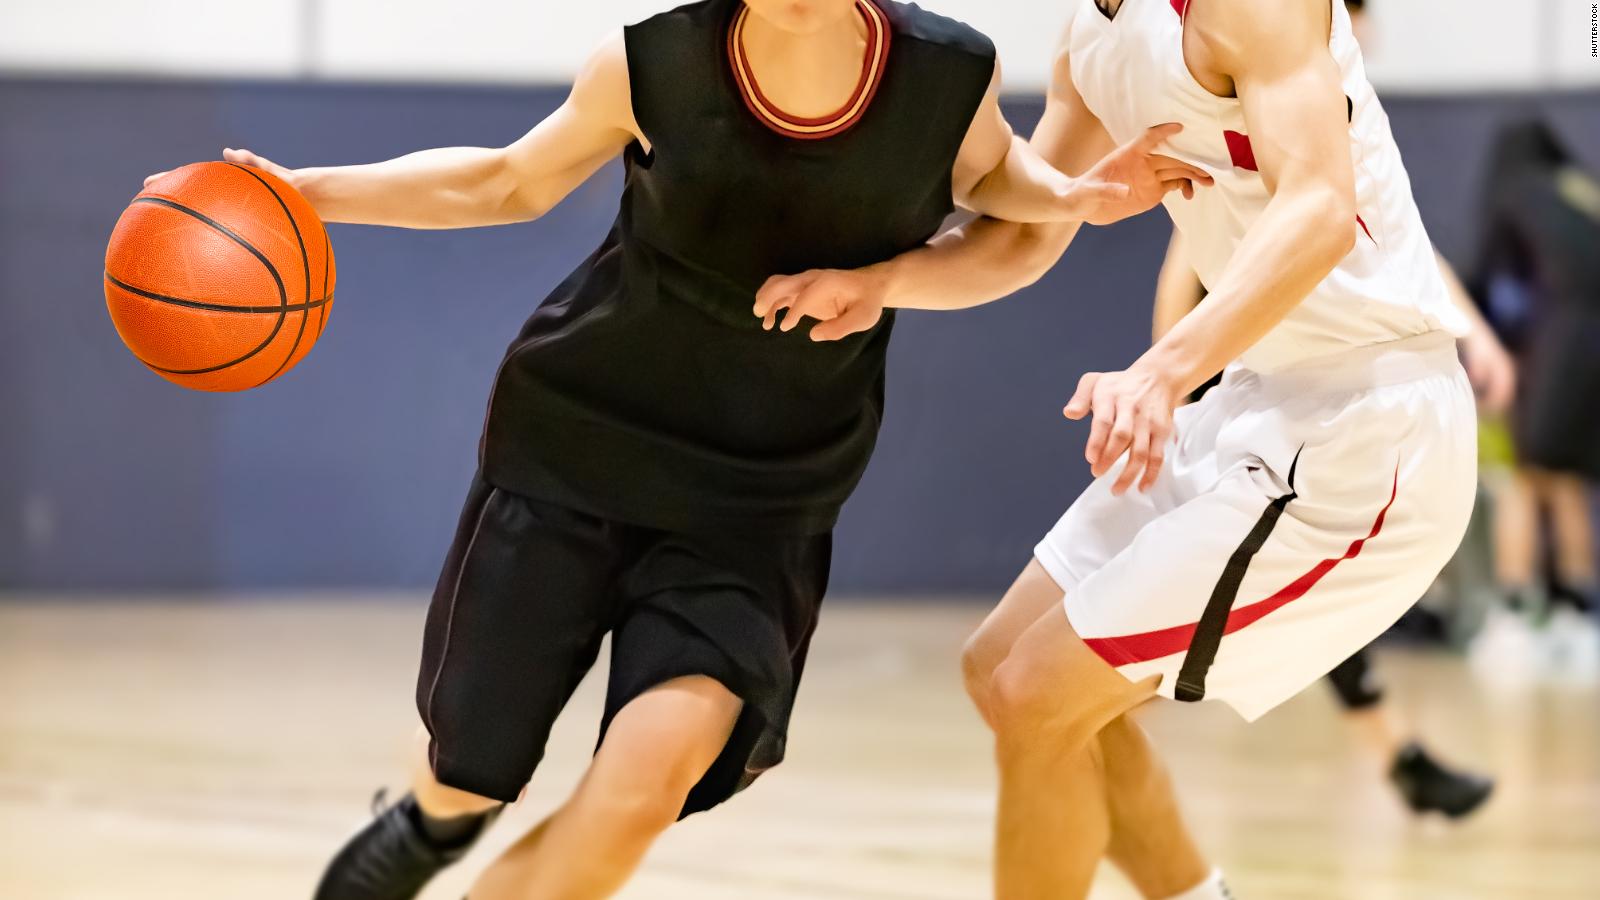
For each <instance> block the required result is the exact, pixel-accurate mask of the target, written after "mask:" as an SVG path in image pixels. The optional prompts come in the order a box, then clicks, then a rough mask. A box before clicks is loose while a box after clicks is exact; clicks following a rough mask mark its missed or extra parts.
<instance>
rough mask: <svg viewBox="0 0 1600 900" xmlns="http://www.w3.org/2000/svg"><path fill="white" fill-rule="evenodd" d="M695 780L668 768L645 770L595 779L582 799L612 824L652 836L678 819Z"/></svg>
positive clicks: (596, 814)
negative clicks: (623, 775)
mask: <svg viewBox="0 0 1600 900" xmlns="http://www.w3.org/2000/svg"><path fill="white" fill-rule="evenodd" d="M693 786H694V782H693V781H690V780H687V779H685V778H683V777H680V776H677V775H675V774H674V773H672V772H668V771H648V770H647V771H643V772H639V773H637V774H636V775H633V776H630V777H627V778H608V779H591V782H590V784H588V785H587V786H586V788H585V790H584V791H583V792H582V795H581V797H580V802H581V803H582V804H583V806H584V807H585V809H586V811H587V812H589V813H591V814H593V815H595V816H596V817H598V818H600V819H601V820H603V821H604V822H605V823H606V825H607V827H608V828H611V829H615V830H616V831H617V832H620V833H625V834H630V835H633V836H635V837H638V838H650V837H653V836H655V835H656V834H659V833H661V832H662V831H665V830H666V829H667V828H668V826H670V825H671V824H672V823H673V822H675V821H677V819H678V815H679V813H681V812H682V811H683V803H684V800H685V799H686V798H687V797H688V796H689V789H690V788H692V787H693Z"/></svg>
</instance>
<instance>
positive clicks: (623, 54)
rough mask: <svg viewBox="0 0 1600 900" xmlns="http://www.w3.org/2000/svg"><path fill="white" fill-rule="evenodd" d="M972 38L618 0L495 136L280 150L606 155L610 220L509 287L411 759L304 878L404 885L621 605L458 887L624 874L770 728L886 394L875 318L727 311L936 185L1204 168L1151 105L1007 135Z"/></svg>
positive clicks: (355, 888) (337, 204)
mask: <svg viewBox="0 0 1600 900" xmlns="http://www.w3.org/2000/svg"><path fill="white" fill-rule="evenodd" d="M997 84H998V72H997V67H996V65H995V59H994V52H993V47H992V45H991V44H990V42H989V41H988V40H987V39H986V38H984V37H983V36H982V35H980V34H978V33H976V32H975V31H973V30H971V29H970V28H967V27H966V26H964V25H962V24H960V23H957V22H954V21H951V20H949V19H945V18H943V17H940V16H937V15H934V14H932V13H928V12H925V11H923V10H921V9H918V8H917V7H915V6H911V5H905V4H900V3H896V2H886V0H744V2H740V0H706V2H700V3H695V4H692V5H689V6H685V7H682V8H680V9H677V10H674V11H672V12H668V13H664V14H661V15H658V16H655V17H653V18H650V19H648V20H646V21H644V22H642V23H640V24H638V25H634V26H631V27H628V28H626V29H623V31H622V32H621V33H620V34H618V35H616V36H614V37H612V38H611V39H610V40H609V41H608V42H607V43H606V44H605V45H604V46H603V47H602V48H601V49H600V50H599V51H598V52H597V53H596V54H595V55H594V56H593V58H592V59H590V60H589V62H588V63H587V65H586V66H585V67H584V69H583V71H582V72H581V73H580V74H579V76H578V78H577V81H576V84H575V86H574V88H573V91H572V94H571V96H570V98H569V99H568V100H567V102H566V103H565V104H564V105H563V106H562V107H561V108H560V109H558V110H557V111H556V112H555V113H554V114H552V115H551V116H550V117H549V118H548V119H546V120H545V121H544V122H542V123H541V124H539V125H538V126H537V127H536V128H534V129H533V130H532V131H531V132H529V133H528V135H527V136H526V137H524V138H522V139H521V140H519V141H517V142H516V143H514V144H512V145H511V146H509V147H506V148H503V149H477V148H455V149H445V150H430V151H426V152H422V153H417V154H413V155H410V156H406V157H402V158H400V159H397V160H392V161H389V162H383V163H378V164H376V165H368V166H352V167H343V168H322V169H300V170H288V169H285V168H284V167H282V166H278V165H276V164H274V163H272V162H270V161H269V160H266V159H263V158H261V157H258V156H256V155H254V154H252V153H249V152H248V151H229V152H228V153H227V154H226V156H227V158H228V159H229V160H230V161H232V162H236V163H246V164H251V165H257V166H262V167H265V168H268V169H271V170H272V171H273V172H275V173H276V174H278V175H280V176H281V177H283V178H285V179H286V180H288V181H289V182H290V183H292V184H294V185H295V186H296V187H297V188H298V189H299V190H300V191H301V192H303V193H304V194H305V196H306V197H307V198H308V199H309V200H310V201H311V202H312V203H313V204H314V205H315V206H316V208H317V210H318V212H319V213H320V214H321V215H322V216H323V217H324V218H325V219H327V220H330V221H335V222H354V223H368V224H379V225H396V226H405V227H412V228H460V227H467V226H474V225H492V224H498V223H507V222H519V221H526V220H530V219H534V218H537V217H538V216H539V215H541V214H543V213H544V212H546V211H547V210H549V209H550V208H551V207H553V206H555V205H556V204H557V203H558V202H560V201H561V199H562V198H563V197H565V196H566V195H567V193H568V192H570V191H571V190H572V189H573V188H575V187H576V186H577V185H579V184H580V183H582V182H583V181H584V180H585V179H587V178H588V177H589V176H590V175H591V174H593V173H594V172H595V171H596V170H597V169H599V168H600V167H601V166H602V165H603V164H604V163H606V162H607V161H608V160H611V159H612V158H614V157H616V156H618V155H621V156H623V158H624V162H625V164H626V176H625V179H626V180H625V187H624V192H623V197H622V209H621V213H620V215H619V217H618V219H617V223H616V226H615V227H614V228H613V230H612V232H611V234H610V235H609V236H608V237H607V238H606V240H605V242H604V243H603V244H602V245H601V247H600V248H599V249H598V250H597V251H596V252H595V254H594V255H593V256H591V257H590V258H589V259H588V260H587V261H586V262H585V263H584V264H583V265H582V266H580V267H579V268H578V269H577V271H575V272H574V273H573V274H572V276H571V277H569V278H568V279H567V280H566V281H565V282H564V283H563V284H562V285H561V286H560V287H558V288H557V289H556V291H555V293H554V294H552V295H551V296H550V298H549V299H547V300H546V301H545V302H544V304H543V305H542V306H540V308H539V309H538V310H537V311H536V312H535V313H534V314H533V316H532V318H531V319H529V321H528V323H527V325H526V326H525V327H524V329H523V331H522V333H521V335H520V336H519V337H518V338H517V340H516V341H515V342H514V343H513V344H512V345H511V348H510V351H509V353H508V354H507V356H506V358H505V361H504V363H503V364H502V367H501V369H500V372H499V374H498V376H497V378H496V381H495V388H494V391H493V393H492V394H491V397H490V401H489V409H488V417H487V422H486V426H485V433H484V439H483V443H482V454H481V470H480V473H479V475H478V477H477V478H476V480H475V481H474V483H473V486H472V488H471V491H470V494H469V496H468V500H467V504H466V509H465V512H464V513H463V515H462V518H461V526H460V531H459V535H458V538H457V541H456V543H455V546H454V547H453V548H452V549H451V551H450V553H449V556H448V558H447V561H446V564H445V569H444V573H443V575H442V577H441V578H440V581H439V587H438V590H437V592H436V593H435V595H434V600H433V605H432V608H431V609H430V611H429V614H428V623H427V629H426V636H425V640H424V647H423V660H422V672H421V677H420V679H419V682H418V686H417V702H418V708H419V710H420V712H421V714H422V719H423V722H424V723H425V726H426V732H427V738H426V740H425V742H424V743H423V744H422V746H421V748H420V759H419V763H418V766H417V770H416V775H415V780H414V788H413V792H412V793H411V794H408V795H407V796H406V797H405V798H404V799H403V800H402V801H401V802H400V803H399V804H397V805H396V806H394V807H392V808H390V809H388V810H386V811H384V812H382V813H381V814H380V815H379V816H378V818H377V820H376V821H375V822H374V823H373V824H372V825H371V826H370V827H368V828H367V829H366V830H365V831H363V832H361V833H360V834H358V835H357V836H356V837H355V838H354V839H353V840H352V841H351V842H350V843H349V844H348V845H347V846H346V847H345V848H344V850H343V851H342V852H341V853H340V854H339V855H338V856H337V857H336V858H335V859H334V861H333V862H332V864H331V865H330V866H329V868H328V870H327V872H326V874H325V875H324V878H323V881H322V883H321V886H320V888H319V889H318V891H317V894H316V896H317V898H319V900H400V898H409V897H413V896H415V895H416V893H417V892H418V891H420V890H421V888H422V887H423V885H424V884H425V883H426V882H427V881H429V880H430V879H431V878H432V876H433V875H434V874H435V873H436V872H438V871H439V870H440V869H441V868H442V867H444V866H446V865H448V864H450V863H451V862H453V861H454V860H456V859H458V858H459V857H460V856H461V855H462V854H463V853H464V852H465V850H466V848H467V847H468V846H470V845H471V844H472V843H473V842H474V841H475V840H476V839H477V838H478V836H479V835H480V834H481V833H482V832H483V830H484V828H485V826H486V825H487V823H488V822H489V820H490V818H491V817H492V815H493V814H494V812H495V811H496V810H498V809H499V808H500V807H501V805H502V804H504V803H507V802H510V801H513V800H515V799H516V798H517V796H518V794H519V792H520V791H521V790H522V788H523V786H524V785H525V784H526V782H527V781H528V778H529V776H530V775H531V774H532V772H533V770H534V767H535V766H536V765H537V764H538V762H539V759H540V756H541V754H542V752H543V748H544V743H545V739H546V737H547V735H548V733H549V730H550V727H551V724H552V722H553V721H554V719H555V718H556V715H557V714H558V713H559V712H560V710H561V708H562V707H563V705H565V703H566V702H567V700H568V698H569V697H570V695H571V693H572V691H573V689H574V688H575V687H576V686H577V684H578V682H579V680H580V679H581V678H582V677H583V675H584V673H585V672H587V671H588V669H589V668H590V667H591V665H592V664H593V662H594V660H595V656H596V653H597V650H598V647H599V644H600V641H601V638H602V637H603V636H604V635H606V634H608V633H609V634H610V635H611V636H612V641H613V644H612V665H611V671H610V680H609V692H608V696H607V699H606V708H605V714H604V719H603V721H602V723H601V733H602V737H601V741H600V745H599V748H598V750H597V752H596V754H595V757H594V760H593V763H592V764H591V766H590V768H589V770H588V772H587V773H586V774H585V775H584V777H583V779H582V781H581V782H580V783H579V785H578V786H577V788H576V790H575V791H574V793H573V794H572V795H571V797H570V799H568V800H567V802H566V803H565V804H564V805H563V806H562V807H561V808H560V809H559V810H557V811H556V812H555V813H554V814H553V815H552V816H551V817H550V818H548V819H547V820H545V822H544V823H543V824H541V825H540V826H539V827H538V828H536V829H535V830H534V831H533V832H532V833H530V834H529V835H527V836H526V837H525V838H523V839H522V840H521V841H520V842H519V843H517V844H516V845H515V846H513V847H512V848H511V849H510V850H509V851H508V852H507V853H506V854H505V855H503V856H502V857H501V858H500V859H499V860H498V861H497V862H496V863H495V864H494V865H493V866H492V867H491V868H490V869H489V870H488V871H487V872H486V873H485V874H484V875H483V876H482V877H481V878H480V879H479V880H478V882H477V884H476V886H475V887H474V888H473V892H472V898H473V900H510V898H519V900H528V898H563V900H573V898H596V897H605V896H609V895H610V894H612V893H613V892H614V891H616V890H617V889H618V888H619V887H620V886H621V885H622V884H623V883H624V882H625V881H626V879H627V878H628V876H629V875H630V873H631V872H632V871H633V869H634V868H635V866H636V865H637V864H638V862H639V860H640V858H641V857H642V856H643V854H644V853H645V851H646V850H647V849H648V848H649V846H650V845H651V843H652V842H653V841H654V840H655V838H656V837H657V836H658V835H659V834H660V833H661V832H662V831H663V830H664V829H666V828H667V827H668V826H669V825H670V824H671V823H672V822H673V821H674V820H675V819H677V818H679V817H680V816H682V815H687V814H690V813H694V812H697V811H700V810H705V809H709V808H711V807H713V806H715V805H717V804H719V803H721V802H722V801H723V800H725V799H727V798H728V797H729V796H730V795H731V794H733V793H734V792H736V791H738V790H740V789H742V788H743V787H745V786H746V785H748V784H749V783H750V782H751V781H752V780H753V779H754V778H755V777H756V776H757V775H759V774H760V773H761V772H763V771H764V770H766V769H768V768H770V767H772V766H774V765H776V764H777V763H778V762H779V761H780V760H781V759H782V757H783V754H784V743H785V732H786V726H787V723H788V719H789V713H790V707H791V704H792V703H793V700H794V696H795V690H796V687H797V683H798V681H799V678H800V673H801V668H802V666H803V664H804V662H805V656H806V647H807V644H808V642H809V640H810V637H811V633H812V629H813V628H814V627H815V625H816V621H817V613H818V609H819V605H820V602H821V600H822V595H823V592H824V589H825V587H826V583H827V577H828V563H829V552H830V537H829V531H830V529H831V528H832V526H833V523H834V520H835V517H836V515H837V513H838V510H839V507H840V505H841V504H842V503H843V502H844V501H845V499H846V498H847V497H848V496H849V494H850V492H851V491H852V489H853V488H854V487H855V485H856V482H857V480H858V479H859V478H860V476H861V473H862V470H863V468H864V467H865V466H866V463H867V459H868V457H869V455H870V453H871V450H872V446H873V442H874V439H875V437H876V433H877V427H878V421H879V418H880V415H881V413H882V387H883V369H884V358H885V350H886V346H887V344H888V340H889V331H890V323H889V322H888V321H884V322H882V323H880V324H879V325H878V327H876V328H873V329H869V332H870V333H867V334H862V335H858V336H856V337H853V338H851V339H849V340H846V341H843V342H840V343H837V344H828V345H817V344H813V343H812V342H810V341H806V340H804V339H803V338H802V337H800V336H798V335H781V334H768V333H765V332H763V331H762V329H761V328H759V327H758V324H757V323H756V322H755V321H753V320H751V319H750V318H749V313H748V310H749V308H750V304H751V303H752V302H753V301H754V298H755V292H756V290H757V288H759V287H760V285H761V284H762V282H763V280H764V279H765V278H766V277H767V276H769V275H771V274H772V273H774V272H792V271H798V270H801V269H805V268H807V267H812V266H819V265H821V266H829V265H831V266H855V265H862V264H865V263H868V262H872V261H874V260H878V259H883V258H886V257H890V256H893V255H895V254H896V253H900V252H903V251H905V250H908V249H911V248H913V247H916V246H919V245H921V244H922V243H923V242H925V241H926V240H927V239H928V238H929V237H930V236H931V235H933V234H934V233H935V231H936V230H937V229H938V228H939V227H940V225H941V223H942V222H943V220H944V219H945V217H946V216H947V215H948V214H949V213H950V212H951V211H952V209H953V207H954V204H955V203H960V204H961V205H962V206H965V207H968V208H970V209H972V210H974V211H977V212H981V213H984V214H987V215H989V216H992V217H997V218H999V219H1009V220H1015V221H1019V222H1035V221H1070V222H1077V221H1080V220H1084V219H1092V220H1094V221H1102V222H1103V221H1114V220H1116V219H1118V218H1122V217H1125V216H1128V215H1132V214H1135V213H1138V212H1142V211H1144V210H1146V209H1149V208H1151V207H1153V206H1154V205H1155V204H1156V203H1157V202H1159V201H1160V199H1161V196H1162V195H1163V194H1164V193H1166V192H1167V191H1170V190H1180V189H1181V190H1183V191H1186V192H1191V193H1192V191H1193V188H1194V185H1195V184H1196V183H1200V184H1205V183H1208V182H1209V180H1210V177H1209V176H1208V175H1206V174H1205V173H1204V172H1203V171H1201V170H1199V169H1198V168H1196V167H1194V166H1191V165H1189V164H1186V163H1179V162H1177V161H1175V160H1171V159H1169V158H1166V157H1162V156H1159V155H1156V154H1154V153H1153V152H1152V151H1153V150H1154V148H1155V146H1156V145H1157V144H1159V143H1160V142H1161V140H1162V139H1163V138H1165V137H1167V136H1169V135H1172V134H1176V133H1177V131H1178V130H1179V129H1177V128H1175V127H1167V128H1161V129H1155V130H1152V131H1150V132H1148V133H1146V134H1142V135H1140V136H1139V137H1138V138H1137V139H1135V140H1134V141H1132V142H1130V143H1129V145H1128V146H1127V147H1125V148H1123V149H1121V150H1117V151H1115V152H1111V150H1110V149H1109V148H1108V155H1107V158H1106V159H1105V161H1104V162H1102V163H1101V164H1100V165H1098V166H1097V167H1096V168H1095V169H1094V170H1093V171H1092V172H1090V173H1089V174H1087V175H1086V176H1084V177H1082V178H1076V179H1074V178H1067V177H1065V176H1063V175H1061V174H1060V173H1059V172H1057V171H1056V170H1054V169H1053V168H1051V167H1050V166H1048V165H1046V164H1045V163H1043V161H1042V160H1040V159H1039V158H1038V157H1037V156H1036V155H1035V154H1034V152H1033V151H1032V150H1031V149H1030V148H1029V147H1028V145H1027V144H1026V143H1024V142H1021V141H1019V140H1016V139H1014V138H1013V135H1012V133H1011V131H1010V129H1009V127H1008V126H1007V124H1006V122H1005V120H1004V119H1003V118H1002V117H1001V114H1000V112H999V107H998V104H997V100H996V91H997V87H996V86H997Z"/></svg>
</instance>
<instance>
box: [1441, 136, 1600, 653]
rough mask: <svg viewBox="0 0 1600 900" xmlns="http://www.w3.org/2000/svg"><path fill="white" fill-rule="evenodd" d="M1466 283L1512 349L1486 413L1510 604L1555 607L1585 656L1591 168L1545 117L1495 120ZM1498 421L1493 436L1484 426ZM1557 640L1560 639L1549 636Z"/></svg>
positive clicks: (1594, 292) (1598, 459)
mask: <svg viewBox="0 0 1600 900" xmlns="http://www.w3.org/2000/svg"><path fill="white" fill-rule="evenodd" d="M1484 223H1485V232H1484V241H1483V246H1482V248H1481V251H1480V256H1479V260H1478V268H1477V272H1476V277H1475V278H1474V279H1473V280H1474V293H1475V295H1476V296H1477V297H1478V299H1479V302H1480V303H1481V304H1482V306H1483V309H1484V313H1485V316H1486V317H1487V318H1488V319H1489V321H1490V323H1491V324H1492V326H1493V327H1494V328H1495V330H1496V331H1497V332H1498V333H1499V334H1500V336H1501V339H1502V340H1503V341H1504V342H1505V343H1506V345H1507V346H1508V347H1510V348H1511V350H1512V351H1513V352H1514V353H1515V354H1516V355H1517V357H1518V359H1519V361H1520V370H1521V379H1520V384H1519V390H1518V392H1517V397H1516V401H1515V403H1514V404H1513V407H1512V411H1511V414H1510V416H1509V417H1508V419H1507V420H1506V421H1505V422H1501V423H1489V425H1488V429H1487V436H1488V438H1489V440H1488V441H1487V442H1486V443H1487V444H1488V445H1489V446H1493V445H1494V444H1496V443H1498V444H1499V445H1500V447H1501V449H1500V451H1499V452H1498V453H1493V454H1490V455H1491V456H1496V457H1499V458H1500V459H1501V460H1502V461H1503V463H1504V465H1503V467H1502V470H1503V472H1504V474H1503V475H1502V477H1501V478H1500V479H1499V484H1498V485H1497V489H1496V494H1497V496H1496V500H1497V503H1496V522H1495V533H1496V575H1497V578H1498V581H1499V583H1500V586H1501V588H1502V589H1503V590H1504V591H1505V592H1506V593H1507V595H1508V596H1509V598H1510V601H1511V605H1512V607H1513V609H1516V610H1519V611H1521V612H1523V613H1524V614H1525V616H1526V619H1527V621H1528V622H1529V623H1530V624H1532V625H1534V626H1535V627H1539V628H1543V627H1544V626H1546V625H1547V624H1549V622H1550V619H1551V617H1552V616H1565V617H1566V618H1567V619H1568V620H1569V621H1568V622H1567V624H1566V626H1565V627H1558V628H1554V629H1550V630H1551V631H1556V632H1568V633H1569V637H1570V638H1573V639H1575V640H1576V641H1581V642H1582V645H1581V646H1580V645H1577V644H1573V643H1572V641H1571V640H1568V641H1566V642H1564V646H1563V649H1562V652H1564V653H1567V654H1572V653H1577V654H1582V655H1583V657H1584V659H1585V660H1586V666H1587V667H1588V668H1593V656H1594V654H1595V652H1596V648H1595V647H1593V646H1587V645H1592V644H1594V643H1595V640H1594V637H1595V635H1594V631H1593V626H1592V625H1585V624H1583V622H1582V617H1580V616H1577V615H1575V614H1574V613H1573V610H1576V611H1577V612H1590V611H1592V610H1593V609H1594V605H1595V599H1596V586H1597V578H1596V566H1595V546H1594V541H1595V534H1594V525H1593V520H1592V518H1591V515H1592V509H1591V506H1590V504H1591V498H1592V490H1591V484H1592V483H1593V481H1594V480H1595V479H1596V478H1600V181H1597V180H1596V179H1595V177H1594V176H1593V175H1591V174H1589V173H1588V172H1586V171H1584V170H1583V168H1582V167H1581V166H1580V164H1579V162H1578V160H1577V158H1576V157H1575V156H1574V155H1573V154H1572V153H1571V152H1570V151H1569V150H1568V149H1567V147H1566V146H1565V145H1564V144H1563V143H1562V141H1561V139H1560V137H1559V136H1558V135H1557V134H1556V132H1555V131H1554V130H1553V129H1552V128H1551V127H1550V126H1549V125H1548V124H1547V123H1545V122H1543V121H1539V120H1530V121H1523V122H1517V123H1513V124H1510V125H1507V126H1506V127H1504V128H1502V129H1501V131H1500V134H1499V136H1498V137H1497V139H1496V142H1495V147H1494V151H1493V153H1492V155H1491V157H1490V164H1489V170H1488V176H1487V182H1486V184H1485V187H1484ZM1497 424H1498V428H1499V429H1500V431H1499V438H1498V440H1497V439H1496V433H1495V428H1496V425H1497ZM1560 643H1563V642H1558V644H1560Z"/></svg>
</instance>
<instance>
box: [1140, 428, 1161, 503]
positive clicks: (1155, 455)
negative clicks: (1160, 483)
mask: <svg viewBox="0 0 1600 900" xmlns="http://www.w3.org/2000/svg"><path fill="white" fill-rule="evenodd" d="M1166 445H1167V442H1166V439H1165V438H1163V439H1161V440H1159V441H1156V440H1152V441H1151V446H1150V454H1149V457H1148V458H1147V459H1146V460H1145V463H1144V477H1143V478H1140V479H1139V491H1140V493H1146V492H1148V491H1149V490H1150V489H1151V488H1153V487H1155V486H1156V479H1157V478H1159V477H1161V467H1162V466H1164V465H1166V463H1167V451H1166Z"/></svg>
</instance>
